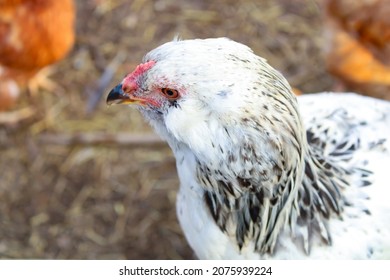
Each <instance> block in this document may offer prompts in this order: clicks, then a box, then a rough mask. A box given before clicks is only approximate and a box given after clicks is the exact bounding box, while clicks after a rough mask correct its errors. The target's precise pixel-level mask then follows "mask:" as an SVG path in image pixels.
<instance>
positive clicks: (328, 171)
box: [107, 38, 390, 259]
mask: <svg viewBox="0 0 390 280" xmlns="http://www.w3.org/2000/svg"><path fill="white" fill-rule="evenodd" d="M298 101H299V103H298ZM298 101H297V98H296V97H295V96H294V94H293V93H292V91H291V88H290V86H289V84H288V82H287V81H286V80H285V79H284V77H283V76H282V75H281V74H280V73H279V72H277V71H276V70H275V69H273V68H272V67H271V66H270V65H268V64H267V62H266V61H265V60H264V59H263V58H261V57H259V56H257V55H255V54H254V53H253V52H252V50H251V49H250V48H248V47H247V46H245V45H242V44H240V43H237V42H234V41H232V40H229V39H226V38H217V39H205V40H199V39H198V40H183V41H180V40H174V41H172V42H169V43H166V44H164V45H162V46H160V47H158V48H156V49H154V50H152V51H151V52H149V53H148V54H147V55H146V56H145V57H144V60H143V63H142V64H140V65H139V66H138V67H137V68H136V69H135V70H134V71H133V72H132V73H130V74H129V75H128V76H127V77H125V79H124V80H123V81H122V82H121V83H120V84H119V85H118V86H116V87H115V88H114V89H113V90H112V91H111V92H110V94H109V95H108V97H107V103H108V104H118V103H124V104H133V105H136V107H137V108H138V109H139V111H140V112H141V113H142V114H143V116H144V117H145V119H146V120H147V121H148V122H149V123H150V124H151V125H152V126H153V127H154V128H155V129H156V131H157V132H158V133H159V134H160V135H161V136H162V137H163V138H164V139H165V140H166V141H167V142H168V144H169V145H170V147H171V148H172V150H173V153H174V155H175V157H176V162H177V170H178V175H179V178H180V189H179V192H178V197H177V205H176V206H177V215H178V218H179V221H180V224H181V226H182V228H183V231H184V234H185V236H186V238H187V240H188V242H189V244H190V245H191V247H192V248H193V250H194V251H195V253H196V255H197V256H198V257H199V258H200V259H305V258H306V259H379V258H390V203H388V197H389V196H390V185H389V175H388V170H389V168H388V166H389V164H390V152H389V151H390V141H389V140H390V103H388V102H387V101H380V100H376V99H372V98H368V97H362V96H357V95H354V94H337V95H336V94H329V93H323V94H315V95H314V94H313V95H304V96H301V97H299V98H298Z"/></svg>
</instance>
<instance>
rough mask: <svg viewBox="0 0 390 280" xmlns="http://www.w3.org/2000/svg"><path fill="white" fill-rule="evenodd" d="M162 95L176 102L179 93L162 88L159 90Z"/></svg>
mask: <svg viewBox="0 0 390 280" xmlns="http://www.w3.org/2000/svg"><path fill="white" fill-rule="evenodd" d="M161 92H162V94H164V96H165V97H166V98H168V99H170V100H176V99H178V98H179V92H178V91H177V90H176V89H172V88H162V89H161Z"/></svg>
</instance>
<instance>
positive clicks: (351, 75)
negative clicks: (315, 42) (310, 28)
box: [324, 0, 390, 100]
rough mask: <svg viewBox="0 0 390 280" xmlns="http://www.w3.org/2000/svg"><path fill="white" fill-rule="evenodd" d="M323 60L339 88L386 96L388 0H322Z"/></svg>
mask: <svg viewBox="0 0 390 280" xmlns="http://www.w3.org/2000/svg"><path fill="white" fill-rule="evenodd" d="M324 3H325V7H324V9H325V12H326V14H325V18H326V19H325V29H326V35H327V37H326V39H327V41H326V44H327V46H326V61H327V68H328V70H329V71H330V72H331V73H332V74H333V75H335V76H336V77H337V78H339V80H340V81H341V85H342V86H343V87H344V88H342V90H354V91H356V92H359V93H362V94H365V95H370V96H373V97H377V98H383V99H387V100H390V17H389V15H390V0H364V1H355V0H325V2H324Z"/></svg>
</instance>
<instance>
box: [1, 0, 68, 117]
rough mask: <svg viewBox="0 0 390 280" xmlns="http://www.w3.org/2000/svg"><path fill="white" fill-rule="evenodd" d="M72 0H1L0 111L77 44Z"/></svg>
mask: <svg viewBox="0 0 390 280" xmlns="http://www.w3.org/2000/svg"><path fill="white" fill-rule="evenodd" d="M74 20H75V7H74V3H73V0H63V1H58V0H0V110H6V109H9V108H10V107H12V106H13V105H14V103H15V101H16V99H17V97H18V96H19V92H20V89H21V88H23V87H25V86H27V85H29V83H31V81H32V80H33V79H34V77H36V75H37V73H38V72H39V71H40V70H41V69H42V68H44V67H45V66H48V65H50V64H53V63H55V62H57V61H58V60H60V59H62V58H63V57H64V56H65V55H66V54H67V53H68V52H69V50H70V49H71V48H72V46H73V43H74V38H75V34H74Z"/></svg>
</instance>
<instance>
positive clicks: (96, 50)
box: [0, 0, 334, 259]
mask: <svg viewBox="0 0 390 280" xmlns="http://www.w3.org/2000/svg"><path fill="white" fill-rule="evenodd" d="M76 2H77V24H76V32H77V40H76V44H75V46H74V48H73V51H72V52H71V53H70V54H69V55H68V57H67V58H66V59H64V60H63V61H61V62H60V63H58V64H56V65H55V66H54V67H53V69H52V71H53V73H52V75H51V77H52V80H53V81H55V82H56V83H57V85H58V89H57V90H56V91H55V92H49V91H46V90H41V91H40V92H39V93H38V94H37V95H34V96H28V95H27V94H26V95H24V96H23V98H22V100H21V101H20V104H19V105H18V108H16V109H17V110H22V111H18V112H19V113H20V114H26V115H27V116H29V117H26V118H22V119H21V120H17V121H15V122H13V123H8V124H6V125H4V124H3V125H1V126H0V258H3V259H30V258H32V259H191V258H194V255H193V253H192V251H191V249H190V248H189V247H188V245H187V243H186V241H185V239H184V237H183V234H182V232H181V229H180V227H179V225H178V223H177V220H176V214H175V195H176V191H177V188H178V179H177V176H176V170H175V163H174V158H173V156H172V154H171V152H170V150H169V149H168V148H167V146H166V145H164V144H161V143H158V141H157V143H154V142H151V143H150V144H148V143H149V142H147V140H148V139H149V138H148V139H145V140H143V141H144V143H142V144H143V145H137V146H136V147H135V146H134V145H131V143H128V141H130V140H131V137H132V136H131V135H132V134H134V135H136V136H139V135H140V137H141V139H142V137H149V136H150V135H152V136H150V137H152V139H150V140H151V141H153V134H152V133H153V132H152V130H151V129H150V128H149V127H148V126H147V125H146V124H145V123H144V121H143V120H142V118H141V116H140V115H139V114H138V112H136V111H135V110H132V109H129V108H127V107H125V106H112V107H107V106H106V105H105V97H106V95H107V93H108V91H109V90H110V88H111V87H112V86H114V85H115V84H116V83H118V82H119V81H120V80H121V79H122V77H123V76H124V75H125V74H126V73H128V72H130V71H132V69H133V68H134V66H135V65H137V64H138V63H139V61H140V60H141V58H142V56H143V55H144V54H145V53H146V52H147V51H148V50H150V49H152V48H154V47H156V46H158V45H160V44H161V43H163V42H166V41H169V40H171V39H172V38H173V37H174V36H175V35H180V36H181V37H182V38H184V39H187V38H206V37H218V36H224V37H230V38H232V39H234V40H237V41H240V42H242V43H244V44H247V45H249V46H250V47H251V48H252V49H253V50H254V51H255V52H256V53H257V54H259V55H261V56H263V57H265V58H266V59H267V60H268V61H269V62H270V64H271V65H273V66H274V67H275V68H277V69H278V70H280V71H281V72H282V73H283V74H285V75H286V77H287V78H288V80H289V81H290V83H291V84H292V85H293V86H294V87H296V88H298V89H300V90H302V91H304V92H316V91H324V90H330V89H331V88H332V86H333V84H334V80H333V79H332V77H330V76H329V74H328V73H327V72H326V70H325V66H324V61H323V57H322V55H323V47H322V46H323V45H324V38H323V33H322V30H321V26H322V19H321V8H320V6H319V5H318V2H317V1H313V0H297V1H289V0H262V1H255V0H252V1H249V0H248V1H245V0H242V1H240V0H238V1H237V0H225V1H222V0H217V1H206V0H199V1H190V0H186V1H176V0H158V1H146V0H134V1H131V0H111V1H110V0H85V1H76ZM115 64H117V65H119V66H118V67H115ZM112 69H114V70H115V72H114V77H113V78H112V80H110V79H109V78H110V73H112V72H110V71H112ZM104 73H105V74H104ZM107 77H108V78H107ZM102 79H103V80H104V79H108V80H110V82H108V83H103V85H99V81H102ZM129 138H130V140H129ZM147 144H148V145H147Z"/></svg>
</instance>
